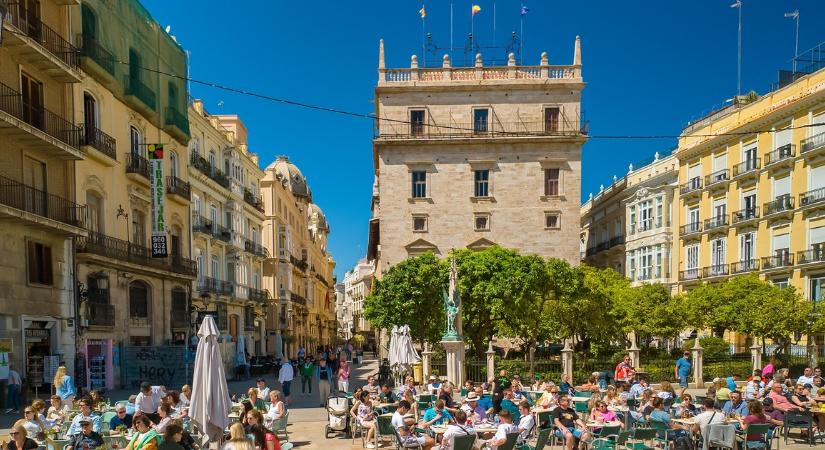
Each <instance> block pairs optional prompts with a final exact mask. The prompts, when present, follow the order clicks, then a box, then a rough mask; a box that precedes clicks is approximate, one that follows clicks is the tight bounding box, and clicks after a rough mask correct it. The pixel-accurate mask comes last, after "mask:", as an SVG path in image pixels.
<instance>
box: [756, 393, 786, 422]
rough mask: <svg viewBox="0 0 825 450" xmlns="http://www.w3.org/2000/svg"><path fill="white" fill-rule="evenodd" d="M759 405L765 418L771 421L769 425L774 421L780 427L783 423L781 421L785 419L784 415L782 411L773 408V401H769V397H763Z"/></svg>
mask: <svg viewBox="0 0 825 450" xmlns="http://www.w3.org/2000/svg"><path fill="white" fill-rule="evenodd" d="M761 403H762V411H763V412H764V413H765V416H767V417H768V418H769V419H770V420H771V423H774V421H776V422H779V424H780V425H781V424H782V423H783V420H784V419H785V414H784V413H783V412H782V411H780V410H778V409H776V408H774V407H773V399H771V398H770V397H765V398H763V399H762V402H761Z"/></svg>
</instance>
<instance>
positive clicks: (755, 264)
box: [730, 259, 759, 275]
mask: <svg viewBox="0 0 825 450" xmlns="http://www.w3.org/2000/svg"><path fill="white" fill-rule="evenodd" d="M754 270H759V260H758V259H746V260H744V261H737V262H735V263H731V265H730V271H731V273H732V274H734V275H735V274H739V273H747V272H753V271H754Z"/></svg>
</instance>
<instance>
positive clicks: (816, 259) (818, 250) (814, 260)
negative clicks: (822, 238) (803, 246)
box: [796, 244, 825, 266]
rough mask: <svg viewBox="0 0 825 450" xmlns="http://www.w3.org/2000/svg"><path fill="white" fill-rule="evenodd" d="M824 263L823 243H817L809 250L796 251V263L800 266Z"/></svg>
mask: <svg viewBox="0 0 825 450" xmlns="http://www.w3.org/2000/svg"><path fill="white" fill-rule="evenodd" d="M822 263H825V246H823V245H822V244H816V245H814V246H813V247H811V248H809V249H808V250H803V251H801V252H796V264H797V265H799V266H802V265H811V264H817V265H820V264H822Z"/></svg>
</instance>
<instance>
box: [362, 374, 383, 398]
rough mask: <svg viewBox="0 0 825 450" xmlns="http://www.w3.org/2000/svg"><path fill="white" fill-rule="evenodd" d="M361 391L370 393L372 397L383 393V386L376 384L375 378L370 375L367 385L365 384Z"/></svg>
mask: <svg viewBox="0 0 825 450" xmlns="http://www.w3.org/2000/svg"><path fill="white" fill-rule="evenodd" d="M361 390H362V391H366V392H368V393H369V394H370V395H378V393H379V392H380V391H381V386H379V385H378V383H376V382H375V376H373V375H370V376H368V377H367V384H365V385H364V386H363V387H362V388H361Z"/></svg>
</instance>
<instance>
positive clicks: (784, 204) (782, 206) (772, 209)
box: [762, 194, 794, 217]
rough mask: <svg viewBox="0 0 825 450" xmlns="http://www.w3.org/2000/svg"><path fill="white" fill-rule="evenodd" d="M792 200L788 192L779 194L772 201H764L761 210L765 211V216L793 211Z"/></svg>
mask: <svg viewBox="0 0 825 450" xmlns="http://www.w3.org/2000/svg"><path fill="white" fill-rule="evenodd" d="M793 201H794V198H793V197H791V195H790V194H785V195H780V196H779V197H776V198H775V199H774V200H773V201H770V202H768V203H765V204H764V205H763V206H762V210H763V212H764V213H765V217H767V216H770V215H771V214H776V213H780V212H785V211H793Z"/></svg>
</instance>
